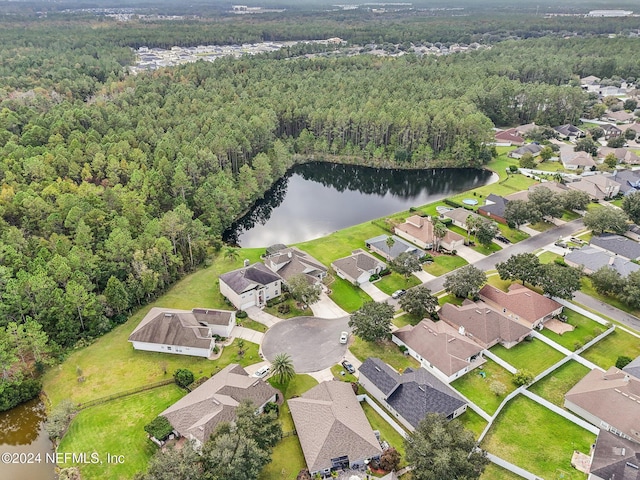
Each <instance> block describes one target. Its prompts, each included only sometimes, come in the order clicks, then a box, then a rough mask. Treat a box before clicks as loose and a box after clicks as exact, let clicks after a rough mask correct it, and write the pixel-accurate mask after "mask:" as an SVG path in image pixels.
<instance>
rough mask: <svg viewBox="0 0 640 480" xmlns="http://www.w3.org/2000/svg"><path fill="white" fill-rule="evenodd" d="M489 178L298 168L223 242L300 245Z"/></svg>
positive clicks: (467, 173)
mask: <svg viewBox="0 0 640 480" xmlns="http://www.w3.org/2000/svg"><path fill="white" fill-rule="evenodd" d="M493 175H495V174H492V173H491V172H489V171H487V170H477V169H429V170H397V169H382V168H370V167H361V166H355V165H341V164H335V163H326V162H312V163H306V164H303V165H297V166H295V167H293V168H292V169H291V170H290V171H289V172H288V173H287V175H286V176H285V177H283V178H281V179H280V180H279V181H277V182H276V183H275V185H274V186H273V187H272V188H271V189H270V190H269V191H268V192H267V193H266V194H265V197H264V199H262V200H259V201H258V202H256V204H255V205H254V206H253V207H252V208H251V210H250V211H249V212H248V213H247V214H246V215H245V216H244V217H242V218H241V219H240V220H239V221H238V222H236V223H235V224H234V225H233V226H232V227H231V228H230V229H229V230H228V231H227V232H225V234H224V240H225V241H226V242H228V243H232V244H236V245H239V246H242V247H267V246H269V245H273V244H275V243H284V244H287V245H288V244H291V243H298V242H304V241H307V240H312V239H314V238H319V237H323V236H325V235H328V234H329V233H332V232H335V231H336V230H340V229H342V228H346V227H350V226H352V225H357V224H359V223H362V222H366V221H368V220H373V219H375V218H379V217H383V216H385V215H390V214H392V213H396V212H401V211H403V210H408V209H409V208H410V207H417V206H420V205H424V204H427V203H432V202H435V201H438V200H441V199H443V198H445V197H447V196H450V195H454V194H457V193H460V192H463V191H465V190H469V189H471V188H475V187H479V186H481V185H486V184H487V183H490V181H491V180H492V177H493ZM363 240H364V239H363Z"/></svg>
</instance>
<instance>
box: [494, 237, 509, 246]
mask: <svg viewBox="0 0 640 480" xmlns="http://www.w3.org/2000/svg"><path fill="white" fill-rule="evenodd" d="M496 240H498V241H499V242H502V243H507V244H509V243H511V240H509V239H508V238H507V237H503V236H502V235H498V236H497V237H496Z"/></svg>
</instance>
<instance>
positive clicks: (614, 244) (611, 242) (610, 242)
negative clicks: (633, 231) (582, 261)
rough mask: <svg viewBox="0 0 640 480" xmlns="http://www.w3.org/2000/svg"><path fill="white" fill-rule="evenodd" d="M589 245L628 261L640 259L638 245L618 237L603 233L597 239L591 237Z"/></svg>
mask: <svg viewBox="0 0 640 480" xmlns="http://www.w3.org/2000/svg"><path fill="white" fill-rule="evenodd" d="M591 245H595V246H596V247H600V248H603V249H605V250H608V251H610V252H613V253H615V254H616V255H620V256H621V257H625V258H628V259H630V260H635V259H637V258H640V243H638V242H634V241H633V240H631V239H629V238H627V237H622V236H620V235H614V234H609V233H605V234H603V235H598V236H597V237H592V238H591Z"/></svg>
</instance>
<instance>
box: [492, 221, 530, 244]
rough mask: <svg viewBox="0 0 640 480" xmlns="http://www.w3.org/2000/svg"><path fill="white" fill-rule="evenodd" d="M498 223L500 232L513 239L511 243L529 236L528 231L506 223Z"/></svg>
mask: <svg viewBox="0 0 640 480" xmlns="http://www.w3.org/2000/svg"><path fill="white" fill-rule="evenodd" d="M497 225H498V229H499V230H500V233H501V234H502V235H503V236H504V237H507V238H508V239H509V240H510V241H511V243H518V242H521V241H522V240H526V239H527V238H529V234H528V233H525V232H521V231H520V230H516V229H515V228H509V226H508V225H504V224H502V223H498V224H497Z"/></svg>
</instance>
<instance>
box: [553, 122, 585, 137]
mask: <svg viewBox="0 0 640 480" xmlns="http://www.w3.org/2000/svg"><path fill="white" fill-rule="evenodd" d="M553 129H554V130H555V131H556V132H558V133H559V134H560V136H561V137H562V138H564V139H565V140H575V139H576V138H582V137H584V136H585V133H584V132H583V131H582V130H580V129H579V128H578V127H576V126H574V125H571V124H570V123H567V124H565V125H560V126H559V127H554V128H553Z"/></svg>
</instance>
